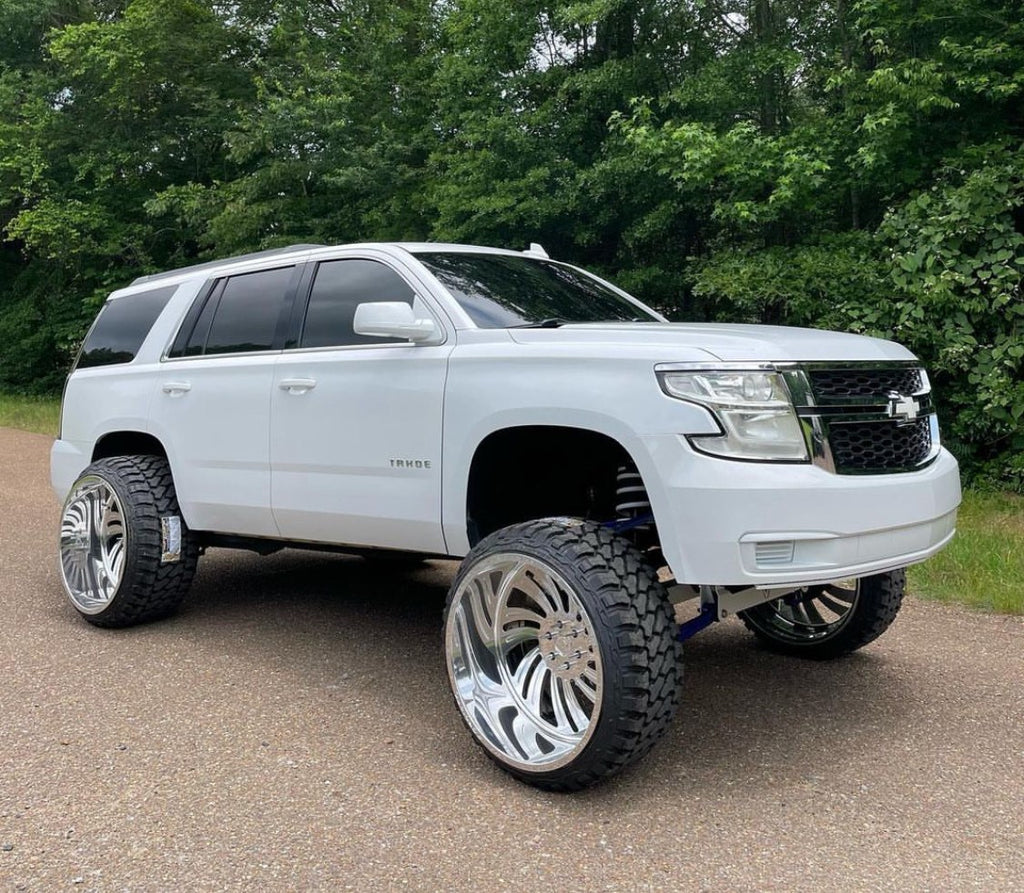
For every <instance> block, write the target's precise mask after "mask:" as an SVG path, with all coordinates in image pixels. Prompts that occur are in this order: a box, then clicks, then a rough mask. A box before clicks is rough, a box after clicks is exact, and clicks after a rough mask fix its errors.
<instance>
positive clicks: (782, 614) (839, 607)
mask: <svg viewBox="0 0 1024 893" xmlns="http://www.w3.org/2000/svg"><path fill="white" fill-rule="evenodd" d="M859 597H860V581H859V580H843V581H842V582H839V583H828V584H826V585H824V586H809V587H806V588H804V589H799V590H797V591H796V592H793V593H790V594H789V595H787V596H784V597H783V598H779V599H775V600H774V601H771V602H768V603H767V604H764V605H759V606H758V607H756V608H752V609H750V610H748V611H746V612H745V614H746V619H747V620H748V621H749V622H750V623H751V624H753V625H754V626H756V627H757V628H758V629H759V630H760V631H762V632H763V633H765V634H766V635H768V636H771V637H773V638H778V639H781V640H783V641H786V642H791V643H793V644H800V643H810V642H821V641H824V640H826V639H829V638H831V637H832V636H834V635H836V634H837V633H839V632H840V631H841V630H842V629H843V627H845V626H846V624H847V623H848V622H849V620H850V618H851V617H853V616H854V610H855V609H856V607H857V601H858V599H859Z"/></svg>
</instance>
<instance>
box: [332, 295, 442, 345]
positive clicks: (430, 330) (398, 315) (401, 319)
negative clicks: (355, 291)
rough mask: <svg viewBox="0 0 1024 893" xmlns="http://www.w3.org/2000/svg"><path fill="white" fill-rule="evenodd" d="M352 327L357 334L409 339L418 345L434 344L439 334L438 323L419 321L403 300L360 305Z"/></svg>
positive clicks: (427, 320)
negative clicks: (430, 342) (426, 342)
mask: <svg viewBox="0 0 1024 893" xmlns="http://www.w3.org/2000/svg"><path fill="white" fill-rule="evenodd" d="M352 328H353V329H355V332H356V334H357V335H373V336H375V337H377V338H408V339H409V340H410V341H415V342H423V341H430V340H432V339H434V338H435V337H436V336H437V335H438V334H439V332H438V328H437V323H435V322H434V320H432V319H429V318H428V319H417V318H416V314H415V313H413V309H412V307H410V306H409V305H408V304H406V303H404V302H403V301H381V302H378V303H372V304H360V305H359V306H358V307H356V315H355V318H354V319H353V320H352Z"/></svg>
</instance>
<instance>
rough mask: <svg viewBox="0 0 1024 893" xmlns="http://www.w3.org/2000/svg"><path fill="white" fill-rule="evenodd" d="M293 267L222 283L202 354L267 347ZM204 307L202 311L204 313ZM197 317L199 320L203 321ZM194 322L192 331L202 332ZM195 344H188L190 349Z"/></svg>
mask: <svg viewBox="0 0 1024 893" xmlns="http://www.w3.org/2000/svg"><path fill="white" fill-rule="evenodd" d="M294 269H295V268H294V267H281V268H280V269H277V270H263V271H261V272H259V273H244V274H243V275H241V276H232V277H231V278H230V279H228V280H227V281H226V282H225V283H224V289H223V291H222V292H221V294H220V300H219V301H218V302H217V306H216V308H215V309H213V310H212V311H211V312H212V313H213V321H212V323H211V324H210V334H209V336H208V337H207V339H206V350H205V351H203V352H204V353H207V354H211V353H239V352H242V351H249V350H270V349H271V348H272V347H273V346H274V333H275V332H276V331H277V321H278V317H280V315H281V307H282V305H283V304H284V298H285V295H286V294H287V293H288V283H289V282H290V281H291V278H292V273H293V271H294ZM205 315H206V310H205V309H204V311H203V316H205ZM203 321H204V320H203V319H202V318H200V320H199V323H200V324H201V323H203ZM200 324H197V325H196V329H195V333H196V334H197V335H198V334H199V333H200V331H201V326H200ZM193 347H194V346H193V345H192V343H191V339H190V343H189V348H190V349H192V348H193Z"/></svg>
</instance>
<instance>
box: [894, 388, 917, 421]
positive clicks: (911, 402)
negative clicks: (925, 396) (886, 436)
mask: <svg viewBox="0 0 1024 893" xmlns="http://www.w3.org/2000/svg"><path fill="white" fill-rule="evenodd" d="M920 411H921V404H920V403H918V402H917V401H916V400H915V399H914V398H913V397H904V396H903V395H902V394H899V393H897V392H896V391H893V392H892V393H891V394H889V418H891V419H896V420H897V422H898V423H899V424H904V423H905V422H912V421H914V419H916V418H917V414H918V413H919V412H920Z"/></svg>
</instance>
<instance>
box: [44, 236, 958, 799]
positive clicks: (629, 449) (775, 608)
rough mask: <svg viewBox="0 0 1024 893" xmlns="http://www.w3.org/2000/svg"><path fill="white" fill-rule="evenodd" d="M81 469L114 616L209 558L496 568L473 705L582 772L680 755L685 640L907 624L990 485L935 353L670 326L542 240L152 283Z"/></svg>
mask: <svg viewBox="0 0 1024 893" xmlns="http://www.w3.org/2000/svg"><path fill="white" fill-rule="evenodd" d="M52 479H53V486H54V488H55V490H56V492H57V493H58V495H59V497H60V498H61V499H63V500H64V509H63V515H62V519H61V530H60V570H61V576H62V579H63V582H64V586H65V588H66V590H67V593H68V595H69V596H70V598H71V601H72V603H73V604H74V606H75V608H77V610H78V611H79V612H80V613H81V614H82V615H83V616H84V617H85V619H86V620H88V621H90V622H91V623H94V624H96V625H98V626H109V627H117V626H127V625H129V624H133V623H139V622H142V621H147V620H152V619H154V618H157V617H161V616H163V615H166V614H167V613H169V612H171V611H173V610H174V609H175V608H176V607H177V606H178V604H179V603H180V601H181V599H182V597H183V596H184V594H185V591H186V589H187V588H188V586H189V583H190V581H191V579H192V576H193V574H194V573H195V570H196V564H197V560H198V557H199V555H200V553H201V551H202V550H203V549H204V548H205V547H206V546H232V547H242V548H252V549H256V550H257V551H261V552H263V551H272V550H274V549H275V548H281V547H282V546H286V545H292V546H302V547H307V548H309V547H312V548H333V549H337V548H339V547H343V548H345V549H350V550H352V551H356V552H363V553H371V552H373V551H374V550H384V551H377V552H376V554H385V555H386V554H389V553H398V552H401V553H405V554H406V555H408V554H409V553H413V554H414V555H419V556H424V557H426V556H458V557H463V556H464V558H463V561H462V565H461V568H460V569H459V572H458V574H457V576H456V578H455V580H454V582H453V584H452V587H451V591H450V593H449V596H448V602H447V608H446V613H445V621H444V625H445V630H444V650H445V659H446V664H447V668H448V676H449V679H450V681H451V686H452V691H453V693H454V696H455V702H456V704H457V705H458V708H459V710H460V711H461V714H462V718H463V719H464V720H465V723H466V725H467V726H468V727H469V730H470V732H471V733H472V734H473V736H474V737H475V738H476V740H477V741H478V742H479V744H480V745H481V747H483V749H484V750H485V751H486V752H487V754H488V755H489V756H490V757H491V758H493V759H494V760H495V761H496V762H497V763H498V764H499V765H501V766H502V767H503V768H504V769H506V770H507V771H509V772H511V773H512V774H513V775H516V776H518V777H519V778H521V779H523V780H525V781H528V782H530V783H532V784H535V785H538V786H540V787H544V788H548V789H558V790H571V789H576V788H581V787H584V786H586V785H588V784H591V783H593V782H595V781H598V780H600V779H601V778H603V777H605V776H607V775H609V774H611V773H613V772H615V771H617V770H618V769H620V768H622V767H623V766H624V765H626V764H627V763H629V762H631V761H633V760H635V759H637V758H638V757H640V756H641V755H642V754H644V753H645V752H646V751H647V750H648V749H649V748H650V747H651V746H652V744H653V743H654V742H655V741H656V740H657V739H658V737H659V736H660V735H661V734H662V733H663V732H664V731H665V729H666V727H667V726H668V724H669V722H670V720H671V719H672V716H673V714H674V713H675V711H676V706H677V703H678V696H679V695H678V692H679V681H680V672H681V671H680V668H679V654H678V649H679V644H678V642H679V641H681V640H682V639H684V638H686V637H687V636H689V635H692V634H693V633H694V632H696V631H697V630H698V629H700V628H702V627H704V626H706V625H708V624H709V623H711V622H714V621H717V620H721V619H722V618H724V617H726V616H727V615H729V614H732V613H736V614H738V615H739V616H740V617H741V618H742V619H743V621H744V623H746V625H747V626H748V627H749V628H750V630H751V631H752V632H753V633H754V634H755V635H756V636H758V637H759V638H760V639H761V640H763V641H764V642H765V643H766V644H767V645H768V646H770V647H773V648H776V649H778V650H780V651H785V652H789V653H793V654H800V655H804V656H806V657H812V658H832V657H837V656H839V655H842V654H844V653H846V652H849V651H852V650H853V649H856V648H859V647H861V646H862V645H864V644H866V643H868V642H870V641H872V640H873V639H875V638H876V637H877V636H879V635H880V634H881V633H882V632H884V631H885V629H886V628H887V627H888V626H889V624H890V623H891V622H892V620H893V618H894V617H895V615H896V612H897V611H898V609H899V607H900V601H901V598H902V596H903V587H904V573H903V570H902V569H903V568H904V567H905V566H906V565H908V564H911V563H913V562H916V561H922V560H924V559H925V558H927V557H928V556H930V555H932V554H933V553H934V552H936V551H937V550H938V549H939V548H941V547H942V546H943V545H944V544H945V543H946V542H947V541H948V540H949V539H950V537H952V535H953V530H954V524H955V518H956V508H957V505H958V503H959V499H960V486H959V477H958V473H957V466H956V463H955V461H954V460H953V458H952V457H951V456H950V455H949V453H948V452H946V451H945V450H944V449H942V448H941V447H940V445H939V432H938V426H937V424H936V419H935V413H934V409H933V403H932V396H931V393H930V386H929V382H928V377H927V375H926V373H925V371H924V370H923V369H922V368H921V367H920V365H919V364H918V362H917V361H916V360H915V358H914V357H913V355H912V354H910V353H909V352H908V351H906V350H905V349H903V348H902V347H899V346H898V345H896V344H892V343H890V342H886V341H879V340H875V339H871V338H864V337H859V336H852V335H843V334H837V333H831V332H820V331H812V330H803V329H785V328H772V327H766V326H744V325H690V324H670V323H668V322H667V321H666V320H665V319H664V318H663V317H661V316H659V315H658V314H657V313H655V312H654V311H653V310H651V309H649V308H648V307H645V306H644V305H643V304H641V303H640V302H638V301H636V300H635V299H633V298H632V297H630V296H629V295H627V294H625V293H624V292H622V291H621V290H619V289H617V288H615V287H614V286H613V285H610V284H609V283H607V282H604V281H602V280H601V279H598V278H597V277H595V276H592V275H590V274H588V273H586V272H584V271H583V270H580V269H577V268H575V267H572V266H570V265H568V264H564V263H557V262H555V261H552V260H550V259H548V257H547V255H545V254H544V252H543V250H542V249H540V248H539V247H538V246H533V247H532V248H531V250H529V251H527V252H523V253H516V252H511V251H502V250H498V249H490V248H473V247H467V246H460V245H437V244H373V245H352V246H344V247H336V248H326V247H319V246H296V247H294V248H290V249H286V250H284V251H274V252H262V253H260V254H256V255H249V256H245V257H238V258H233V259H230V260H225V261H222V262H217V263H214V264H203V265H200V266H196V267H190V268H188V269H184V270H177V271H174V272H170V273H165V274H162V275H158V276H149V277H143V278H142V279H138V280H136V281H135V282H133V283H132V284H131V286H129V287H128V288H125V289H122V290H120V291H116V292H114V293H113V294H112V295H111V296H110V298H109V299H108V301H107V302H106V304H105V305H104V307H103V309H102V310H101V311H100V314H99V316H98V317H97V319H96V322H95V324H94V325H93V327H92V329H91V331H90V332H89V335H88V336H87V338H86V340H85V343H84V345H83V347H82V351H81V354H80V356H79V358H78V362H77V365H76V368H75V370H74V371H73V372H72V374H71V376H70V378H69V380H68V383H67V389H66V393H65V399H64V406H63V412H62V433H61V436H60V438H59V439H58V440H57V442H56V443H55V444H54V447H53V454H52ZM688 599H692V600H693V602H694V604H695V607H696V610H695V611H694V612H693V613H694V614H695V616H694V617H693V619H691V620H688V621H686V622H684V623H683V624H682V626H681V627H679V628H677V626H676V623H675V617H674V611H673V607H672V605H673V604H674V603H677V602H681V601H686V600H688Z"/></svg>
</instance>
